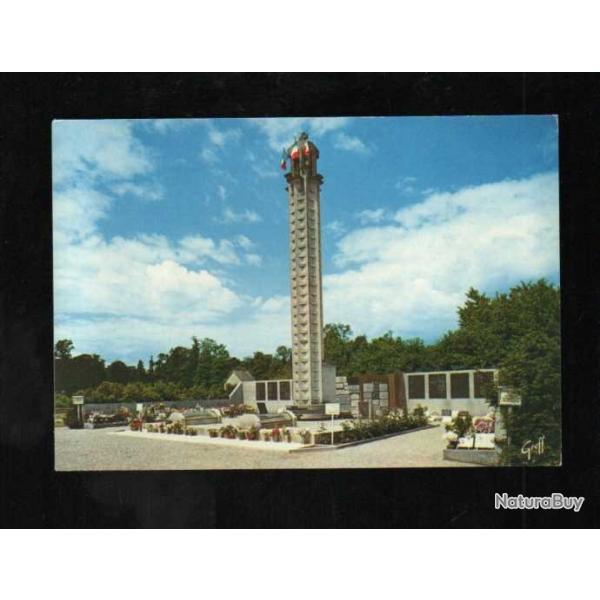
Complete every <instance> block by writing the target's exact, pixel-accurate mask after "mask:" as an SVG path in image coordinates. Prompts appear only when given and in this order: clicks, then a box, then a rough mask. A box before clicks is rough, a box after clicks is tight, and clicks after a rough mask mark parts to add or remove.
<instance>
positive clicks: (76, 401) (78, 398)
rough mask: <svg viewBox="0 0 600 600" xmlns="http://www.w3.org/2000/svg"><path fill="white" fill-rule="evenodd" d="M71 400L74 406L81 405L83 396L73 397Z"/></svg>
mask: <svg viewBox="0 0 600 600" xmlns="http://www.w3.org/2000/svg"><path fill="white" fill-rule="evenodd" d="M71 399H72V401H73V404H75V405H79V404H83V396H73V397H72V398H71Z"/></svg>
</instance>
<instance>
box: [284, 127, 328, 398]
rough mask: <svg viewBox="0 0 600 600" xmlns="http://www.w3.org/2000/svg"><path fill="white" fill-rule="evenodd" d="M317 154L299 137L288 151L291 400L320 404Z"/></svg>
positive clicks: (285, 163) (320, 350) (321, 371)
mask: <svg viewBox="0 0 600 600" xmlns="http://www.w3.org/2000/svg"><path fill="white" fill-rule="evenodd" d="M318 158H319V150H318V149H317V147H316V146H315V145H314V144H313V143H312V142H311V141H309V139H308V135H307V134H306V133H302V134H300V136H298V138H297V139H296V141H295V142H294V144H292V146H290V148H288V149H287V150H285V151H284V156H283V158H282V163H281V166H282V168H284V169H286V170H287V164H288V160H289V161H290V167H289V171H288V172H287V173H286V175H285V178H286V181H287V188H286V190H287V192H288V207H289V228H290V290H291V313H292V369H293V376H292V378H293V398H294V402H295V404H297V405H298V406H309V405H312V404H319V403H321V402H323V400H324V393H323V293H322V284H321V216H320V193H321V184H322V183H323V177H322V176H321V175H319V174H318V173H317V160H318Z"/></svg>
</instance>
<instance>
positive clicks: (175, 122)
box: [149, 119, 202, 134]
mask: <svg viewBox="0 0 600 600" xmlns="http://www.w3.org/2000/svg"><path fill="white" fill-rule="evenodd" d="M201 122H202V121H201V120H199V119H151V120H150V121H149V123H150V125H151V126H152V128H153V129H154V130H155V131H157V132H158V133H162V134H166V133H170V132H172V131H173V132H177V131H182V130H184V129H188V128H189V127H191V126H193V125H195V124H197V123H201Z"/></svg>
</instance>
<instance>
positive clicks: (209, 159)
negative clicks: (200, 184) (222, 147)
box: [200, 148, 220, 165]
mask: <svg viewBox="0 0 600 600" xmlns="http://www.w3.org/2000/svg"><path fill="white" fill-rule="evenodd" d="M200 159H201V160H202V162H205V163H206V164H207V165H214V164H216V163H218V162H219V161H220V158H219V157H218V156H217V153H216V152H215V151H214V150H211V149H210V148H203V149H202V151H201V152H200Z"/></svg>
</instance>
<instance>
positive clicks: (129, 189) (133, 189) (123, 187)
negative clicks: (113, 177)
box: [111, 181, 165, 201]
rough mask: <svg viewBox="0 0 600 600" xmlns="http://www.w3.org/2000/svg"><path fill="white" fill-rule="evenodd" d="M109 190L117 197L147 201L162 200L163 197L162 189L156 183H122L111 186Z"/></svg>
mask: <svg viewBox="0 0 600 600" xmlns="http://www.w3.org/2000/svg"><path fill="white" fill-rule="evenodd" d="M111 190H112V191H113V192H114V193H115V194H117V196H126V195H131V196H135V197H136V198H140V199H142V200H149V201H156V200H162V199H163V198H164V195H165V192H164V189H163V187H162V186H161V185H159V184H157V183H155V184H142V183H133V182H132V181H124V182H122V183H117V184H115V185H113V186H111Z"/></svg>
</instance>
